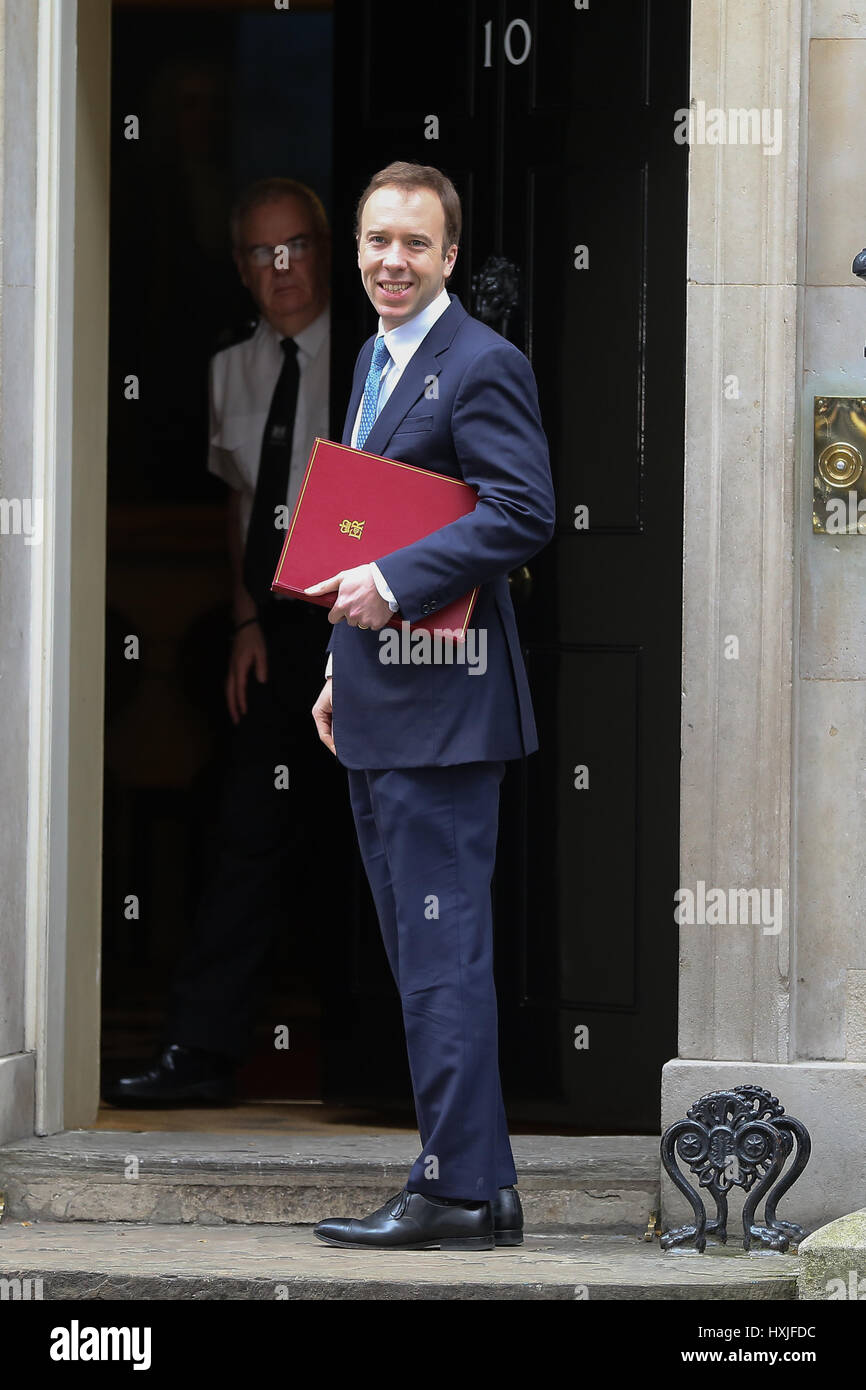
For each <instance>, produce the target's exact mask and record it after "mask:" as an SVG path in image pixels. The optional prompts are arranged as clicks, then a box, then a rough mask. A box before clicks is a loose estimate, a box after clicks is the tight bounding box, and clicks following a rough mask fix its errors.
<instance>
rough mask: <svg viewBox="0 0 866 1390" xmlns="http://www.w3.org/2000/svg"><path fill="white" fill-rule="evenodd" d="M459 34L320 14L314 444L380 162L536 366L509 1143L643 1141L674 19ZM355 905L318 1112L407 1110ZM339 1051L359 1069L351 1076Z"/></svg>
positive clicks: (671, 616) (662, 1021)
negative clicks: (329, 78) (349, 1104)
mask: <svg viewBox="0 0 866 1390" xmlns="http://www.w3.org/2000/svg"><path fill="white" fill-rule="evenodd" d="M459 8H460V18H459V20H458V21H455V22H452V21H450V20H449V27H448V29H447V42H444V41H443V39H444V38H445V37H446V33H445V29H444V27H443V30H442V34H441V35H440V34H437V33H435V32H434V31H433V30H431V19H430V14H429V12H426V13H425V15H424V16H420V15H419V16H418V17H413V16H411V15H409V16H408V17H402V16H401V26H400V27H401V34H400V47H401V50H402V51H403V53H404V54H408V55H411V58H410V59H408V60H407V61H406V62H405V63H404V64H400V65H397V64H393V66H392V63H393V60H389V59H388V58H387V57H386V56H385V55H386V53H387V43H385V46H384V47H380V45H381V44H382V42H383V41H384V40H385V39H386V35H385V34H384V32H383V30H384V26H383V25H382V23H381V20H379V17H378V13H377V8H376V7H375V6H374V5H372V4H371V3H369V0H352V3H345V4H341V3H338V4H337V7H336V55H335V90H336V91H337V92H338V93H340V103H341V104H340V107H339V110H338V116H337V119H336V121H335V130H336V132H337V139H336V147H335V189H336V199H335V248H337V249H336V253H335V264H334V276H335V295H336V300H337V302H338V303H340V304H341V305H342V306H343V309H342V310H341V313H340V314H339V315H338V317H339V321H340V323H341V325H342V329H341V330H340V331H338V334H337V341H336V343H335V350H334V374H333V400H334V418H333V429H334V431H335V433H336V431H337V430H339V429H341V428H342V419H343V413H344V410H345V403H346V401H347V399H348V390H349V382H350V380H351V368H352V364H353V362H354V358H355V355H356V353H357V350H358V348H359V347H360V344H361V342H362V341H363V340H364V338H365V337H367V336H368V335H369V334H370V333H371V332H373V331H374V329H375V316H374V314H373V311H372V309H371V308H370V306H369V303H368V301H367V298H366V295H365V294H364V292H363V289H362V287H361V285H360V279H359V275H358V270H357V266H356V264H355V259H354V255H353V253H352V250H351V249H347V252H346V254H343V255H341V254H340V251H339V248H340V246H341V244H345V245H346V247H347V248H349V247H350V243H349V237H348V228H350V227H351V226H352V225H353V217H354V207H355V203H356V201H357V198H358V196H359V194H360V192H361V190H362V189H363V187H364V184H365V183H366V182H367V180H368V178H369V177H370V175H371V174H372V173H373V172H374V171H375V170H376V169H378V168H380V167H381V166H382V165H384V164H386V163H388V162H390V161H391V160H393V159H413V160H417V161H418V162H420V163H432V164H436V165H438V166H439V167H441V168H443V169H444V170H445V171H446V172H447V173H448V174H449V175H450V176H451V177H452V178H453V179H454V182H455V183H456V185H457V187H458V190H459V192H460V194H461V197H462V199H463V202H464V214H465V220H466V234H465V235H464V238H463V239H462V242H461V247H460V252H459V255H458V259H457V264H456V267H455V273H454V275H453V277H452V280H451V282H450V288H452V289H453V290H454V291H455V292H456V293H457V294H458V295H459V296H460V298H461V300H462V302H463V304H464V306H465V307H466V308H467V309H468V310H469V311H470V312H476V313H477V312H478V311H479V310H478V301H477V300H476V298H475V296H474V294H473V277H475V276H476V275H477V274H478V272H479V271H480V270H481V269H482V267H483V266H484V265H485V262H487V261H488V258H489V257H491V256H497V257H501V258H504V259H505V261H506V262H508V263H509V264H510V266H511V267H512V268H513V270H514V271H515V272H516V275H517V277H518V298H517V303H516V305H515V306H514V307H513V309H512V311H511V313H510V315H509V317H508V319H507V322H506V321H504V320H502V321H499V322H497V323H495V324H494V327H497V328H499V330H500V331H503V332H504V333H505V335H506V336H507V337H508V338H509V339H511V341H513V342H515V343H516V344H517V345H518V346H519V347H520V348H521V349H522V350H523V351H524V352H526V354H527V355H528V356H529V358H530V360H531V361H532V363H533V367H534V370H535V374H536V379H537V381H538V388H539V397H540V401H541V411H542V419H543V422H544V426H545V430H546V433H547V436H548V439H549V443H550V453H551V467H552V470H553V477H554V484H555V488H556V493H557V516H558V522H557V531H556V535H555V537H554V539H553V541H552V542H551V544H550V545H549V546H548V547H547V548H546V550H545V551H544V552H543V553H542V554H541V555H539V556H536V557H535V558H534V559H532V560H531V561H530V563H529V567H528V568H529V576H528V577H527V576H526V575H522V576H518V575H515V576H513V579H514V583H513V587H512V592H513V595H514V598H515V608H516V611H517V615H518V623H519V626H520V631H521V639H522V642H523V644H524V649H525V654H526V661H527V669H528V672H529V679H530V683H531V687H532V693H533V700H534V704H535V710H536V718H537V722H538V726H539V733H540V740H541V748H540V750H539V752H538V753H536V754H534V755H532V757H530V758H529V759H527V760H526V761H525V763H516V764H512V765H511V766H510V767H509V771H508V773H507V775H506V779H505V783H504V786H503V797H502V813H501V827H500V852H499V858H498V863H497V872H496V878H495V883H494V907H495V931H496V958H497V987H498V991H499V999H500V1020H501V1027H500V1052H501V1058H502V1072H503V1085H504V1088H505V1092H506V1103H507V1106H508V1111H509V1116H510V1117H511V1119H512V1120H522V1121H524V1122H530V1123H533V1124H539V1125H541V1124H552V1125H557V1126H560V1127H576V1128H582V1129H585V1130H596V1131H597V1130H607V1131H608V1132H616V1131H626V1132H629V1131H630V1132H640V1131H644V1132H653V1131H655V1130H656V1129H657V1127H658V1124H659V1084H660V1073H661V1067H662V1065H663V1064H664V1062H665V1061H666V1060H667V1059H668V1058H669V1057H671V1056H673V1055H675V1053H676V979H677V938H676V927H675V924H674V920H673V894H674V891H675V888H676V882H677V867H678V836H679V824H678V789H679V719H680V644H681V606H682V594H681V565H682V482H683V416H684V390H683V366H684V327H685V273H686V272H685V228H686V168H687V165H686V159H687V150H686V149H685V147H683V146H679V145H676V144H675V143H674V140H673V129H674V112H675V111H676V109H677V108H679V107H681V106H686V105H687V104H688V41H689V33H688V28H689V9H688V4H687V3H685V0H667V3H666V4H665V5H661V4H659V3H652V2H651V0H633V3H632V4H631V5H629V6H626V7H622V6H616V7H614V6H610V5H600V4H599V5H595V4H591V5H590V7H589V9H588V10H577V9H575V6H574V3H573V0H545V2H544V4H541V3H537V2H536V3H531V0H488V3H485V0H477V3H475V2H474V0H473V3H470V4H467V5H466V6H465V7H459ZM377 21H378V22H377ZM359 54H360V55H362V59H361V61H359ZM416 55H417V56H418V66H417V69H416V67H415V59H416ZM367 56H370V61H371V63H372V66H371V67H369V69H368V68H367V64H366V57H367ZM398 67H399V69H400V70H399V72H398V71H397V69H398ZM359 113H360V114H359ZM431 116H437V117H438V119H439V127H438V139H427V138H425V130H427V131H428V132H429V129H430V117H431ZM581 248H585V250H581ZM577 508H586V509H587V512H586V514H585V515H584V513H582V512H577V513H576V509H577ZM576 520H577V522H578V525H576V524H575V523H576ZM584 522H585V523H586V524H584ZM580 769H585V772H580V771H579V770H580ZM355 881H356V883H357V885H358V889H359V897H358V898H357V899H355V900H354V901H353V906H352V912H351V920H350V921H349V922H348V923H347V925H346V928H345V930H346V942H345V947H346V949H345V960H346V961H347V963H351V964H347V968H346V970H345V971H344V972H342V973H341V975H340V979H341V989H340V991H338V995H337V999H336V1002H335V1003H334V1004H333V1005H332V1007H333V1008H334V1009H335V1010H337V1009H338V1010H339V1012H340V1017H341V1019H342V1020H343V1022H345V1020H346V1019H351V1028H350V1029H349V1030H348V1031H346V1029H345V1028H341V1037H342V1042H341V1044H340V1045H339V1046H338V1047H335V1049H334V1051H333V1055H332V1056H331V1058H330V1060H329V1061H328V1060H326V1073H325V1074H326V1077H327V1078H328V1089H329V1094H330V1096H331V1097H332V1098H335V1099H336V1098H339V1097H342V1098H346V1099H353V1100H360V1099H366V1100H371V1099H377V1098H378V1099H379V1100H385V1099H394V1098H396V1097H401V1098H405V1097H407V1096H409V1095H410V1094H411V1093H410V1092H409V1091H408V1090H407V1087H408V1078H407V1071H406V1067H405V1047H404V1044H403V1037H402V1029H401V1023H400V1016H399V1007H398V1002H397V1000H396V994H395V990H394V986H393V984H392V982H391V980H390V976H389V975H388V972H387V966H386V964H385V961H384V951H383V950H382V947H381V945H380V943H379V941H378V933H377V930H376V924H375V916H374V914H373V909H372V904H371V903H370V901H369V894H368V893H367V891H366V888H365V884H364V880H363V875H362V874H360V873H358V871H357V866H356V879H355ZM352 1029H354V1030H355V1032H354V1033H352ZM358 1030H360V1035H361V1036H363V1037H364V1039H365V1047H364V1049H363V1056H361V1055H359V1053H358V1050H357V1048H356V1049H355V1051H354V1053H353V1055H351V1056H349V1055H348V1054H349V1052H350V1051H351V1048H350V1046H349V1044H348V1041H347V1039H348V1037H349V1036H350V1035H351V1036H354V1037H356V1038H357V1036H359V1033H358ZM326 1032H327V1030H326ZM367 1044H369V1046H368V1045H367Z"/></svg>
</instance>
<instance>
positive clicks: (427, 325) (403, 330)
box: [325, 285, 451, 678]
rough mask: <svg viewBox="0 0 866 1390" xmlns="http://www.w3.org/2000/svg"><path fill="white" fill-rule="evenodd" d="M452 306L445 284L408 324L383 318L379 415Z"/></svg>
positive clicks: (379, 579) (387, 595)
mask: <svg viewBox="0 0 866 1390" xmlns="http://www.w3.org/2000/svg"><path fill="white" fill-rule="evenodd" d="M450 303H451V300H450V298H449V295H448V290H447V288H446V287H445V285H443V286H442V289H441V290H440V291H439V293H438V294H437V296H436V298H435V299H433V300H431V301H430V303H429V304H428V305H427V306H426V308H424V309H422V310H421V312H420V314H415V316H414V317H413V318H411V319H409V320H408V322H407V323H400V324H398V325H397V327H396V328H389V329H388V331H387V332H385V328H384V325H383V323H382V318H381V316H380V318H379V327H378V330H377V336H378V337H382V336H383V335H384V338H385V346H386V348H387V349H388V352H389V354H390V356H389V357H388V359H387V360H386V362H385V365H384V367H383V368H382V373H381V375H380V377H379V400H378V405H377V407H376V415H377V416H378V415H379V413H380V411H381V410H382V407H383V406H384V404H385V402H386V401H387V399H388V397H389V396H390V395H391V392H392V391H393V390H394V387H395V386H396V385H397V382H398V381H399V380H400V378H401V376H402V375H403V373H404V371H405V370H406V367H407V365H408V363H409V361H410V359H411V358H412V357H413V355H414V354H415V353H416V352H417V350H418V348H419V347H420V346H421V344H422V342H423V341H424V339H425V338H426V337H427V334H428V333H429V332H430V329H431V328H432V327H433V325H434V323H435V322H436V320H437V319H438V318H440V317H441V316H442V314H444V313H445V310H446V309H447V308H448V306H449V304H450ZM363 408H364V396H363V393H362V395H361V399H360V401H359V402H358V410H357V413H356V415H355V423H354V425H353V427H352V439H351V443H352V446H353V448H354V447H355V445H356V441H357V438H358V429H359V426H360V424H361V411H362V410H363ZM371 568H372V571H373V582H374V583H375V585H376V588H377V590H378V591H379V593H380V594H381V596H382V598H383V599H385V600H386V602H387V603H388V605H389V607H390V609H391V612H392V613H396V612H397V611H398V610H399V607H400V603H399V600H398V599H397V598H396V597H395V596H394V594H393V593H392V592H391V590H390V589H389V588H388V585H387V584H386V583H385V576H384V575H383V574H382V572H381V570H380V569H379V566H378V565H372V566H371ZM331 671H332V661H331V657H330V655H329V657H328V664H327V666H326V668H325V676H326V678H327V677H328V676H330V675H331Z"/></svg>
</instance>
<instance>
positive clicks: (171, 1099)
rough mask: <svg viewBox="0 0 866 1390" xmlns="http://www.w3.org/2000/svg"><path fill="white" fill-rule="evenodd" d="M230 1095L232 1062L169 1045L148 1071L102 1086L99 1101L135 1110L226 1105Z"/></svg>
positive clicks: (197, 1049)
mask: <svg viewBox="0 0 866 1390" xmlns="http://www.w3.org/2000/svg"><path fill="white" fill-rule="evenodd" d="M233 1093H234V1064H233V1062H232V1060H231V1058H229V1057H223V1056H220V1055H218V1054H217V1053H215V1052H206V1051H204V1049H203V1048H199V1047H184V1046H183V1045H182V1044H181V1043H169V1044H168V1046H167V1047H166V1048H165V1049H164V1051H163V1052H161V1053H160V1054H159V1056H158V1057H157V1059H156V1060H155V1062H154V1063H153V1065H152V1066H151V1067H150V1068H149V1069H148V1070H147V1071H144V1072H141V1073H140V1074H139V1075H137V1076H122V1077H120V1078H119V1080H117V1081H114V1082H111V1083H109V1084H108V1085H106V1086H103V1088H102V1099H103V1100H104V1101H107V1102H108V1104H109V1105H118V1106H122V1107H128V1108H129V1109H131V1110H135V1109H138V1108H140V1107H144V1106H170V1105H197V1104H198V1105H201V1104H205V1105H225V1104H227V1103H230V1102H231V1100H232V1098H233Z"/></svg>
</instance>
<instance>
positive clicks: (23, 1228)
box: [0, 1217, 798, 1302]
mask: <svg viewBox="0 0 866 1390" xmlns="http://www.w3.org/2000/svg"><path fill="white" fill-rule="evenodd" d="M797 1272H798V1259H797V1257H796V1256H792V1255H774V1254H754V1255H753V1254H748V1255H747V1254H744V1253H743V1251H742V1249H740V1250H739V1252H738V1251H737V1249H736V1247H732V1248H731V1249H727V1250H726V1249H722V1248H721V1247H719V1248H718V1249H717V1250H715V1251H712V1252H711V1251H709V1250H708V1251H707V1253H706V1254H704V1255H697V1254H693V1253H689V1254H682V1253H679V1254H664V1253H662V1251H661V1249H660V1247H659V1244H658V1241H653V1242H652V1243H645V1242H643V1241H641V1240H639V1239H637V1238H636V1237H634V1236H616V1235H610V1234H603V1235H602V1234H595V1235H589V1234H584V1235H582V1236H581V1235H578V1234H577V1233H575V1232H569V1233H566V1234H560V1235H556V1234H547V1235H538V1234H528V1235H527V1237H526V1240H525V1243H524V1244H523V1245H522V1246H519V1247H517V1248H501V1249H498V1250H491V1251H483V1252H471V1253H469V1252H463V1251H449V1252H447V1253H445V1254H443V1253H441V1252H440V1251H437V1250H420V1251H404V1252H400V1251H382V1250H370V1251H356V1250H343V1249H339V1248H336V1247H334V1246H327V1245H323V1244H322V1243H321V1242H319V1241H317V1240H316V1238H315V1237H314V1235H313V1234H312V1231H311V1230H310V1228H309V1226H306V1227H304V1226H297V1225H290V1226H282V1227H277V1226H275V1225H274V1224H273V1223H270V1224H267V1225H242V1226H241V1225H234V1226H218V1227H212V1228H211V1229H209V1230H207V1231H204V1230H202V1229H201V1227H200V1226H194V1225H189V1224H187V1225H177V1224H170V1225H169V1224H164V1225H153V1226H139V1225H128V1224H121V1223H117V1222H106V1221H99V1222H90V1221H87V1222H78V1223H76V1224H74V1225H71V1224H70V1223H69V1222H68V1221H67V1222H56V1221H48V1222H36V1223H33V1224H22V1223H20V1222H14V1221H11V1222H10V1221H9V1219H8V1217H7V1218H6V1220H5V1221H4V1223H3V1226H2V1239H0V1280H4V1279H5V1280H7V1281H16V1280H20V1281H22V1282H21V1283H19V1284H15V1283H11V1282H10V1283H8V1284H6V1285H2V1286H0V1296H2V1297H4V1298H10V1297H16V1296H18V1297H22V1296H23V1297H24V1298H26V1297H28V1296H29V1297H30V1298H38V1297H41V1298H43V1299H45V1300H46V1301H47V1300H49V1299H50V1300H52V1301H63V1300H79V1299H81V1300H87V1301H101V1300H117V1301H137V1300H140V1299H148V1300H157V1299H159V1300H188V1299H194V1300H201V1299H217V1300H222V1301H226V1300H243V1299H246V1300H259V1301H263V1300H269V1299H274V1300H282V1299H293V1300H294V1299H317V1300H324V1299H329V1300H330V1299H336V1300H340V1299H353V1300H357V1299H361V1300H366V1301H372V1300H389V1299H395V1300H396V1299H400V1300H408V1299H412V1300H413V1301H414V1300H417V1299H438V1300H460V1301H461V1302H463V1301H465V1300H475V1301H481V1300H492V1299H515V1300H517V1299H521V1300H544V1299H551V1300H553V1299H556V1300H569V1301H574V1300H576V1299H577V1300H584V1299H586V1300H595V1301H611V1300H623V1301H625V1300H633V1301H637V1300H665V1301H668V1300H672V1301H686V1300H707V1301H709V1300H726V1301H727V1300H733V1301H739V1300H751V1301H754V1300H760V1301H765V1302H766V1301H779V1302H781V1301H791V1300H795V1299H796V1298H797ZM27 1280H29V1281H30V1283H29V1284H26V1283H25V1282H23V1281H27ZM38 1280H41V1281H42V1283H41V1285H39V1284H38V1283H37V1282H36V1281H38Z"/></svg>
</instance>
